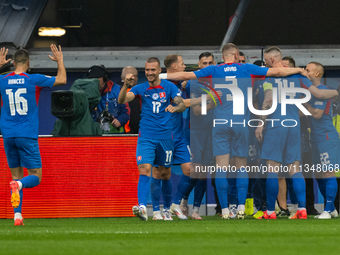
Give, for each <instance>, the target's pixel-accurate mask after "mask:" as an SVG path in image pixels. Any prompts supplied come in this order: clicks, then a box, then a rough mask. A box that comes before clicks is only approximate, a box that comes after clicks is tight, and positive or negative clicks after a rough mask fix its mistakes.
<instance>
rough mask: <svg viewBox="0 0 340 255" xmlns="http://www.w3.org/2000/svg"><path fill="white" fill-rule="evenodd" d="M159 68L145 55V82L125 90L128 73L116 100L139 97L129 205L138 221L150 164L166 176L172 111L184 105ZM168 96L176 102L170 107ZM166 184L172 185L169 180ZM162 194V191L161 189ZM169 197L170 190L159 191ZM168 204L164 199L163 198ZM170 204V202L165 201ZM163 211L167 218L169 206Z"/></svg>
mask: <svg viewBox="0 0 340 255" xmlns="http://www.w3.org/2000/svg"><path fill="white" fill-rule="evenodd" d="M161 71H162V69H161V67H160V62H159V60H158V58H149V59H148V60H147V61H146V63H145V76H146V78H147V79H148V81H147V82H145V83H142V84H139V85H136V86H134V87H133V88H132V89H131V90H130V91H129V92H128V93H126V91H127V87H128V86H129V85H130V83H132V82H133V80H134V77H133V75H132V74H127V75H126V77H125V82H124V86H123V87H122V89H121V91H120V94H119V97H118V102H119V103H120V104H124V103H127V102H130V101H132V100H133V99H134V98H135V96H137V95H140V96H141V98H142V109H141V111H142V114H141V116H142V118H141V121H140V124H139V137H138V143H137V151H136V160H137V165H138V170H139V174H140V175H139V181H138V203H139V206H134V207H133V208H132V211H133V213H134V214H135V215H136V216H137V217H139V218H140V219H141V220H145V221H146V220H147V219H148V218H147V213H146V205H147V197H148V194H149V189H150V185H149V179H150V175H151V167H152V165H159V168H160V172H161V175H163V176H167V177H168V179H170V176H171V165H172V156H173V147H174V144H173V140H172V130H173V126H172V122H171V113H172V112H183V111H184V110H185V105H184V103H183V99H182V97H181V96H180V93H179V92H178V89H177V87H176V86H175V85H174V84H173V83H171V82H169V81H165V80H160V79H159V74H160V73H161ZM171 99H173V101H174V103H176V104H177V106H176V107H173V106H171ZM170 185H172V184H171V183H170ZM163 193H164V191H163ZM163 195H164V197H166V198H168V199H170V201H171V193H170V194H163ZM166 202H167V203H168V201H166ZM169 204H170V202H169ZM166 209H167V210H164V211H163V216H164V217H165V219H166V220H171V219H172V218H171V215H170V210H169V209H170V208H166Z"/></svg>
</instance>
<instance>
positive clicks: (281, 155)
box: [261, 127, 301, 165]
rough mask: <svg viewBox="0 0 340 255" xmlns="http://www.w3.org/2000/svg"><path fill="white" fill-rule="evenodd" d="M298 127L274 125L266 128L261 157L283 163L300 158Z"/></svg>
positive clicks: (286, 163)
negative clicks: (274, 126)
mask: <svg viewBox="0 0 340 255" xmlns="http://www.w3.org/2000/svg"><path fill="white" fill-rule="evenodd" d="M300 153H301V139H300V128H297V127H291V128H288V127H276V128H270V129H267V130H266V132H265V134H264V141H263V145H262V151H261V158H262V159H265V160H273V161H276V162H280V163H282V164H284V165H288V164H291V163H293V162H294V161H300V159H301V155H300Z"/></svg>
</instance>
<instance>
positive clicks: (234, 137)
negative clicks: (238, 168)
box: [213, 125, 249, 158]
mask: <svg viewBox="0 0 340 255" xmlns="http://www.w3.org/2000/svg"><path fill="white" fill-rule="evenodd" d="M248 142H249V130H248V126H246V127H228V126H227V125H217V126H216V127H214V128H213V153H214V157H216V156H220V155H225V154H232V155H233V156H234V157H244V158H246V157H248V154H249V147H248Z"/></svg>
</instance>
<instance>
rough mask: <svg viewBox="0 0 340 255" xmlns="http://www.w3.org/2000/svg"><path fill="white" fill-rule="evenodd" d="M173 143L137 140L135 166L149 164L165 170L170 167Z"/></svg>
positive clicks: (164, 140) (156, 140)
mask: <svg viewBox="0 0 340 255" xmlns="http://www.w3.org/2000/svg"><path fill="white" fill-rule="evenodd" d="M173 151H174V142H173V140H172V139H163V140H159V139H144V138H140V137H139V138H138V142H137V150H136V161H137V165H140V164H151V165H160V166H164V167H166V168H169V167H171V166H172V159H173Z"/></svg>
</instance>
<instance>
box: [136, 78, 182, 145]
mask: <svg viewBox="0 0 340 255" xmlns="http://www.w3.org/2000/svg"><path fill="white" fill-rule="evenodd" d="M130 92H132V93H133V94H135V96H137V95H140V96H141V98H142V109H141V112H142V113H141V120H140V123H139V136H140V137H142V138H150V139H172V130H173V126H172V122H171V117H172V113H170V112H166V111H165V108H166V107H167V106H168V105H170V103H171V99H174V98H175V97H176V96H180V95H181V94H180V93H179V91H178V88H177V87H176V86H175V85H174V84H173V83H172V82H169V81H166V80H161V84H160V85H157V86H155V87H151V86H150V85H149V82H144V83H142V84H139V85H136V86H134V87H132V89H131V90H130Z"/></svg>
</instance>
